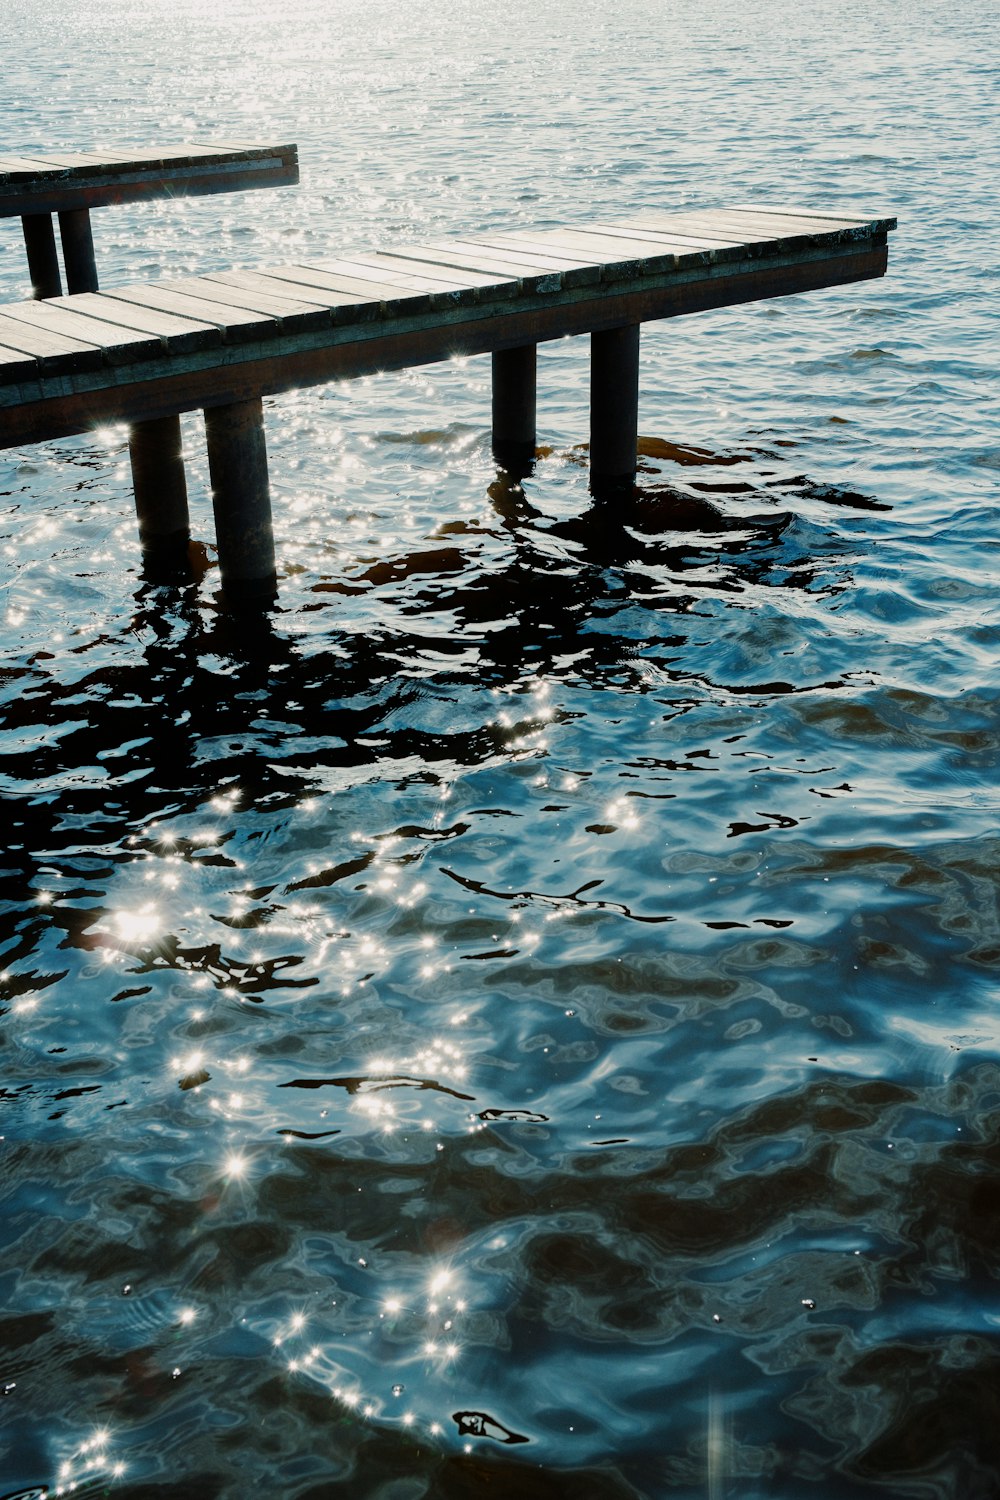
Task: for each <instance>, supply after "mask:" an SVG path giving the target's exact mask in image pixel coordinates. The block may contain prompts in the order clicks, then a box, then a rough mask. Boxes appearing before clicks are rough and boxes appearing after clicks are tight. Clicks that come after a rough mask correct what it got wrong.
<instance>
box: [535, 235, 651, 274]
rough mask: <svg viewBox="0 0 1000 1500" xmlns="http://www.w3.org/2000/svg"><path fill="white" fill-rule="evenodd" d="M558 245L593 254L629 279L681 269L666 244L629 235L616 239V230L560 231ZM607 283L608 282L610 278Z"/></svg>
mask: <svg viewBox="0 0 1000 1500" xmlns="http://www.w3.org/2000/svg"><path fill="white" fill-rule="evenodd" d="M558 243H559V244H561V245H567V246H570V247H572V248H574V249H579V250H581V251H583V252H584V253H589V252H590V251H591V250H593V251H594V252H596V254H597V255H598V256H599V257H600V259H601V263H602V265H603V266H604V267H605V268H606V270H610V269H612V268H622V269H623V270H625V271H626V273H627V274H629V275H651V274H658V273H660V272H663V271H673V270H676V268H677V265H678V258H677V251H676V250H675V249H674V248H673V247H672V246H670V245H669V244H668V243H667V242H666V241H663V240H656V239H646V240H637V239H632V238H630V237H629V236H627V235H616V234H615V233H614V232H613V231H612V230H606V231H605V230H598V229H582V228H581V229H565V230H559V231H558ZM604 279H608V278H607V276H605V278H604Z"/></svg>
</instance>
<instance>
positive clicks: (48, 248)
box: [21, 214, 62, 298]
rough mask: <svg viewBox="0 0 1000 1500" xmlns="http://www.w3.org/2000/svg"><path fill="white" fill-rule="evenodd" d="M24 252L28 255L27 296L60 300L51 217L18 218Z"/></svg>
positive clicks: (36, 215) (31, 215) (29, 215)
mask: <svg viewBox="0 0 1000 1500" xmlns="http://www.w3.org/2000/svg"><path fill="white" fill-rule="evenodd" d="M21 228H22V229H23V230H24V248H25V250H26V251H27V252H28V272H29V274H30V276H31V295H32V296H33V297H35V298H42V297H61V296H62V282H61V280H60V279H59V257H58V256H57V255H56V236H55V231H54V230H53V228H52V215H51V214H22V216H21Z"/></svg>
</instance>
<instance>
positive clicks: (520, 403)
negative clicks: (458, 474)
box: [493, 344, 537, 478]
mask: <svg viewBox="0 0 1000 1500" xmlns="http://www.w3.org/2000/svg"><path fill="white" fill-rule="evenodd" d="M536 354H537V346H536V345H535V344H524V345H522V346H521V347H520V348H519V349H497V350H494V353H493V457H494V458H495V459H496V461H497V463H498V464H499V465H500V467H501V469H506V470H507V472H508V474H513V475H514V476H515V477H516V478H523V477H524V476H525V475H527V474H530V473H531V467H532V464H533V463H534V460H535V392H536V386H537V359H536Z"/></svg>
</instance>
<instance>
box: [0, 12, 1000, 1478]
mask: <svg viewBox="0 0 1000 1500" xmlns="http://www.w3.org/2000/svg"><path fill="white" fill-rule="evenodd" d="M0 39H2V42H3V56H4V81H5V85H6V87H5V89H4V91H3V96H2V98H0V121H2V125H3V140H4V143H5V146H6V147H8V148H9V149H12V150H14V149H17V150H21V149H23V150H25V151H28V150H30V149H44V148H45V147H49V148H52V147H55V146H60V147H64V148H73V147H89V146H91V145H98V144H101V143H105V144H109V145H111V144H114V145H124V146H127V145H135V146H145V145H148V144H150V142H157V141H162V140H165V141H170V140H187V139H208V140H210V139H212V138H217V139H226V138H232V139H241V138H265V139H279V140H289V139H290V140H295V141H297V142H298V145H299V151H300V157H301V162H302V183H301V186H300V187H298V188H296V189H289V190H283V191H281V192H270V193H258V194H245V195H233V196H231V197H224V198H215V199H204V200H192V201H188V202H183V203H177V204H158V205H147V206H143V207H137V208H134V209H132V208H125V209H121V210H117V211H115V210H107V211H105V212H102V213H101V214H99V215H95V238H96V240H97V253H98V259H99V264H100V266H101V270H102V276H103V279H104V282H105V284H110V283H111V281H112V280H125V279H130V278H131V279H141V278H152V277H156V276H167V275H179V274H187V273H192V272H199V271H207V270H210V269H213V268H218V267H231V266H234V265H246V266H255V265H262V264H267V263H269V262H270V263H275V262H279V261H289V260H299V259H303V258H306V259H308V258H312V257H316V258H318V257H320V256H321V255H325V254H329V253H332V252H334V251H337V250H342V249H343V250H349V249H351V248H359V247H362V246H371V245H375V244H384V245H391V244H392V243H393V242H399V241H400V240H401V239H403V238H406V237H413V238H417V237H419V238H424V237H426V236H428V235H430V234H443V233H446V232H448V231H452V230H455V231H457V230H467V229H470V228H474V227H478V228H482V227H492V228H500V227H513V226H520V225H525V226H551V225H557V224H562V223H567V222H580V221H583V220H585V219H587V218H588V217H592V216H604V217H607V216H615V215H620V214H622V213H623V212H625V211H627V210H628V209H630V208H636V209H649V208H658V207H675V206H689V205H711V204H725V203H733V202H746V201H752V200H757V201H763V202H790V203H800V204H808V205H812V206H817V207H826V206H845V207H848V206H849V207H851V208H859V209H861V210H864V211H871V212H872V213H876V212H880V211H888V212H895V213H897V214H898V215H899V218H900V228H899V230H898V232H897V233H896V234H895V235H893V236H892V237H891V242H890V270H889V275H888V277H887V278H886V279H885V280H883V281H879V282H871V283H865V284H861V285H857V286H852V287H842V288H835V289H830V290H827V291H824V292H819V293H813V294H809V295H805V296H801V297H797V298H790V299H787V300H784V301H778V302H773V303H770V304H760V305H758V306H753V307H747V308H742V309H728V310H724V311H720V312H718V313H713V314H707V315H702V316H699V317H697V318H692V319H687V320H684V319H681V320H677V321H675V322H669V323H663V324H660V325H655V326H651V327H647V328H646V329H645V330H644V335H643V356H642V374H641V384H642V400H641V410H640V427H641V431H642V433H643V441H642V459H641V466H640V474H639V486H638V489H637V492H636V495H635V496H634V497H633V498H632V499H631V500H628V501H625V502H622V503H621V504H620V505H616V506H614V507H608V506H597V505H595V504H594V503H593V502H592V500H591V498H590V496H589V495H588V492H587V474H586V461H585V452H584V450H583V447H582V445H583V444H584V443H585V441H586V435H587V433H586V426H587V414H586V404H587V380H588V365H587V346H586V341H585V340H567V341H564V342H560V343H558V344H554V345H550V346H547V347H546V348H545V349H544V350H543V351H542V352H541V357H540V372H539V388H540V407H539V432H540V440H541V441H542V442H543V444H544V447H543V449H542V450H541V454H540V457H539V460H538V462H537V464H536V467H535V471H534V473H533V475H532V476H531V477H530V478H529V479H527V480H526V481H525V483H524V485H523V487H520V486H517V485H515V484H512V483H511V482H510V481H509V480H507V479H506V478H505V477H503V476H498V474H497V472H496V469H495V467H494V465H493V464H492V462H491V459H490V453H489V434H488V421H489V361H488V360H465V361H456V362H454V363H453V364H450V365H444V366H439V367H431V368H428V369H420V370H414V371H408V372H402V373H399V374H395V375H384V376H380V377H378V378H372V379H369V380H362V381H358V382H356V383H353V384H349V385H342V386H331V387H328V388H324V389H321V390H313V391H309V392H304V393H301V394H297V395H290V396H285V397H282V398H280V399H279V400H276V401H275V402H273V403H269V404H268V406H267V411H266V424H267V440H268V448H269V454H270V462H271V473H272V488H273V494H274V503H275V520H276V528H277V540H278V550H279V571H280V575H281V577H280V597H279V601H278V606H277V608H276V609H275V610H274V611H273V612H271V613H270V614H267V615H264V616H262V617H260V618H259V619H258V620H257V621H255V622H254V621H248V620H247V619H245V618H244V619H239V618H236V619H234V618H233V616H231V615H230V614H229V613H227V611H226V610H225V609H224V608H223V607H222V605H221V603H220V600H219V596H218V570H217V567H216V566H215V558H214V550H213V530H212V526H211V521H210V503H209V500H208V490H207V466H206V463H205V457H204V441H203V433H202V431H201V427H200V419H199V418H198V417H197V416H191V417H185V418H184V432H185V440H186V445H187V451H188V467H189V483H190V488H191V491H192V510H193V524H194V530H195V535H196V538H197V540H198V542H199V543H200V544H201V545H200V550H199V566H198V569H197V576H196V577H194V578H192V580H191V581H190V582H187V583H185V584H183V585H180V586H164V585H159V584H156V583H153V582H150V581H148V580H145V579H144V578H143V577H142V574H141V571H140V568H139V563H138V553H137V547H136V544H135V537H134V532H135V523H134V518H133V514H132V509H131V505H132V502H131V496H130V488H129V479H128V463H127V452H126V446H125V435H124V433H123V432H122V431H121V430H118V429H112V430H107V431H101V432H98V433H95V434H94V435H93V436H91V437H88V438H86V439H79V440H73V441H66V442H60V443H53V444H49V445H43V446H39V447H35V448H28V449H23V450H5V451H0V546H2V548H3V554H4V571H3V592H4V597H3V620H4V627H3V664H2V674H3V683H2V707H0V715H2V717H0V736H2V751H3V760H2V764H0V776H2V792H3V798H4V816H5V823H4V828H5V840H4V842H5V846H6V852H5V855H4V858H3V868H2V870H0V886H2V889H0V897H2V901H3V907H2V918H0V921H2V926H0V944H2V946H0V971H2V972H0V1006H2V1009H3V1012H4V1014H3V1020H2V1032H0V1035H2V1039H3V1047H4V1051H3V1074H2V1080H0V1103H2V1123H0V1133H2V1136H3V1140H2V1145H0V1149H2V1152H3V1156H2V1162H3V1172H2V1191H3V1195H4V1204H3V1213H2V1217H0V1236H2V1241H3V1254H2V1259H0V1284H2V1293H3V1302H2V1306H3V1312H2V1315H0V1347H2V1368H0V1390H3V1391H4V1392H5V1394H4V1395H3V1398H2V1400H0V1489H2V1490H3V1491H16V1490H20V1489H27V1488H29V1487H33V1486H37V1487H46V1486H47V1487H50V1490H51V1492H52V1493H58V1488H59V1486H60V1485H62V1486H64V1487H65V1486H67V1485H68V1484H70V1483H72V1482H74V1481H75V1482H76V1483H77V1484H78V1485H79V1486H80V1487H81V1488H82V1489H83V1490H84V1491H85V1490H86V1489H87V1488H88V1487H90V1488H92V1489H94V1490H95V1491H100V1492H103V1491H104V1490H105V1489H106V1488H109V1489H110V1493H112V1494H114V1495H117V1496H120V1497H123V1500H130V1497H135V1500H138V1497H140V1496H141V1497H148V1496H163V1497H177V1500H180V1497H185V1500H187V1497H194V1500H202V1497H204V1500H216V1497H218V1500H229V1497H237V1496H240V1497H242V1496H246V1495H247V1494H249V1493H253V1494H255V1495H256V1494H267V1493H270V1494H273V1495H277V1496H281V1497H283V1500H285V1497H287V1500H324V1497H328V1496H329V1497H337V1496H351V1497H362V1496H363V1497H366V1500H367V1497H379V1500H418V1497H420V1496H425V1495H426V1496H432V1497H448V1500H453V1497H455V1500H458V1497H465V1496H470V1497H471V1496H480V1495H483V1494H497V1495H507V1494H517V1495H520V1496H524V1497H526V1500H527V1497H546V1500H548V1497H563V1496H567V1497H568V1496H570V1495H573V1496H580V1495H582V1496H586V1497H588V1500H589V1497H594V1500H626V1497H627V1500H635V1497H644V1500H660V1497H668V1496H669V1497H674V1496H677V1497H681V1500H687V1497H692V1500H693V1497H703V1496H706V1497H709V1500H723V1497H739V1500H759V1497H772V1496H773V1497H780V1500H802V1497H807V1496H813V1495H823V1496H827V1495H829V1496H831V1497H836V1500H856V1497H857V1500H860V1497H865V1496H872V1495H877V1494H880V1493H881V1494H890V1495H894V1496H896V1495H898V1496H913V1497H928V1496H930V1497H935V1500H938V1497H940V1500H951V1497H953V1496H955V1495H962V1496H963V1497H967V1500H980V1497H981V1500H987V1497H992V1496H994V1495H995V1494H996V1493H997V1492H998V1489H1000V1440H998V1437H997V1433H998V1432H1000V1425H998V1417H1000V1398H998V1395H997V1392H998V1391H1000V1380H998V1376H1000V1359H998V1345H997V1332H998V1327H1000V1297H998V1281H997V1277H998V1271H1000V1263H998V1252H997V1244H998V1240H1000V1143H998V1135H997V1124H996V1121H997V1108H998V1105H1000V1067H998V1048H1000V1027H998V1020H997V1015H998V1011H997V1005H998V971H1000V918H998V905H997V897H998V857H1000V837H998V834H997V819H996V812H997V801H998V794H997V764H998V748H1000V698H998V689H1000V672H998V654H997V646H998V642H1000V613H998V606H997V598H998V587H1000V523H998V511H997V506H996V497H997V481H998V472H1000V438H998V432H1000V399H998V391H997V381H996V373H995V364H996V342H997V327H998V296H997V271H996V267H995V264H994V258H993V256H992V255H991V253H990V251H989V245H990V243H991V240H990V235H991V234H992V229H993V226H995V224H996V222H997V214H998V210H1000V203H998V187H997V183H998V180H1000V177H998V173H997V165H998V164H997V151H996V142H997V138H998V137H997V123H998V122H997V109H996V99H997V97H998V91H997V69H996V66H995V63H994V61H993V59H994V56H995V53H996V27H995V19H994V17H993V15H992V9H991V7H990V6H988V5H986V4H985V3H982V4H980V3H977V0H970V3H968V4H965V5H960V6H945V5H942V4H937V3H932V0H926V3H921V4H919V5H918V6H917V7H916V9H914V7H912V6H911V7H908V8H906V10H905V11H904V10H902V9H899V10H894V9H889V10H886V8H884V7H874V6H869V5H865V4H850V3H835V0H831V3H829V4H825V3H824V4H821V5H819V6H814V7H812V8H805V9H800V10H798V11H792V12H789V10H788V8H787V7H782V6H778V5H776V4H774V3H773V0H759V3H755V4H750V5H747V6H744V7H742V8H741V9H740V10H739V12H738V13H734V12H733V11H732V9H731V8H729V7H716V6H711V5H708V6H706V5H694V4H691V3H688V0H680V3H677V4H674V5H671V6H669V7H667V6H660V5H656V4H653V3H651V0H626V3H624V4H623V5H621V6H619V7H617V8H616V9H615V10H614V13H613V14H611V13H609V12H608V8H607V7H604V6H598V5H596V4H584V5H580V4H576V5H573V6H570V5H566V4H562V3H561V0H560V3H558V4H556V5H554V6H552V7H549V8H548V9H546V11H545V12H544V13H541V12H539V10H538V9H537V7H528V6H526V5H518V4H515V5H513V6H506V7H504V11H503V16H502V17H500V16H498V14H497V13H496V11H495V8H493V7H488V6H486V5H482V4H475V3H471V0H459V3H454V4H451V5H448V4H444V3H442V4H438V5H433V6H432V5H429V4H424V5H419V4H418V5H410V6H406V7H403V6H398V5H391V4H387V3H384V0H381V3H380V0H374V3H368V4H365V5H360V4H357V3H351V0H342V3H338V4H337V5H319V4H314V3H309V0H292V3H290V4H288V5H286V6H284V7H282V8H281V10H280V12H277V11H274V12H268V11H265V10H264V9H258V8H256V7H255V6H252V5H250V4H248V3H241V0H231V3H224V4H223V3H220V4H218V5H215V6H212V7H203V6H201V5H197V4H194V3H187V4H179V5H178V4H176V3H172V4H171V5H169V6H168V5H166V4H164V3H161V0H152V3H150V4H147V5H144V6H142V7H138V6H131V7H130V6H124V7H123V6H115V7H112V6H110V5H107V4H100V3H99V4H97V5H88V6H84V5H82V4H79V3H78V0H61V3H58V4H56V5H54V6H52V7H50V8H49V12H48V14H47V19H46V24H45V25H42V24H41V22H40V19H39V16H38V12H37V10H36V9H35V8H32V7H28V6H27V5H24V4H19V3H13V0H0ZM25 292H26V285H25V269H24V266H23V254H22V247H21V242H20V236H19V233H18V230H17V226H16V224H8V225H7V226H6V227H3V229H2V233H0V295H2V297H3V298H4V299H5V300H6V299H9V298H11V297H17V296H21V295H24V294H25ZM78 1492H79V1491H78Z"/></svg>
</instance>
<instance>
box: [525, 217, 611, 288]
mask: <svg viewBox="0 0 1000 1500" xmlns="http://www.w3.org/2000/svg"><path fill="white" fill-rule="evenodd" d="M505 238H506V239H507V240H509V241H510V243H511V244H516V245H522V246H523V247H524V249H526V250H531V249H536V250H538V251H539V252H543V253H544V252H545V251H548V252H549V253H550V254H551V255H553V256H558V255H564V256H565V257H566V258H567V259H572V257H573V256H574V255H575V256H577V257H578V258H579V259H580V260H589V261H590V262H591V263H592V264H594V265H597V266H599V267H600V275H601V281H602V282H612V281H621V280H623V279H626V278H628V277H633V276H638V275H640V274H641V272H640V260H641V257H639V256H637V255H634V254H626V255H624V256H619V257H618V258H617V259H615V260H609V259H608V257H607V256H606V255H604V254H603V253H602V252H601V250H600V248H599V246H597V245H594V246H593V247H591V246H590V245H589V244H588V243H587V242H586V241H583V242H582V243H581V237H580V236H578V235H574V234H573V233H572V231H568V232H567V231H563V230H558V229H547V230H543V231H541V232H540V233H538V234H534V235H528V234H523V235H522V234H521V233H520V232H518V231H515V232H513V233H511V234H509V235H505Z"/></svg>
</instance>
